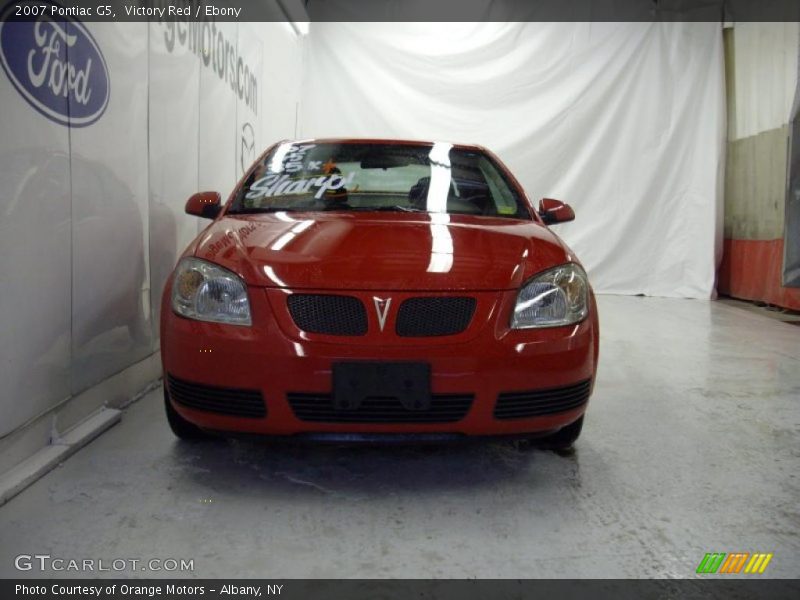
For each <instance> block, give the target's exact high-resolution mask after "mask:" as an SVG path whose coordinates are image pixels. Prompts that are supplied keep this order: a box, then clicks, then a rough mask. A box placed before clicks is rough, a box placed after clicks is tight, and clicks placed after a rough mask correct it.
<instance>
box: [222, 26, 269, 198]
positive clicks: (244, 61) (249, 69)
mask: <svg viewBox="0 0 800 600" xmlns="http://www.w3.org/2000/svg"><path fill="white" fill-rule="evenodd" d="M260 29H261V28H260V27H259V26H258V24H255V23H240V24H239V27H238V36H237V63H236V79H235V80H232V82H231V83H232V85H231V92H232V93H233V94H234V95H235V96H236V179H237V180H238V179H240V178H241V177H242V175H244V172H245V171H246V170H247V169H248V168H250V165H251V164H252V163H253V162H254V161H255V159H256V157H257V156H258V155H259V154H260V153H261V148H262V145H263V143H264V138H263V131H262V129H263V128H262V119H263V113H264V110H263V105H264V101H263V93H264V83H265V82H264V76H263V73H264V60H263V57H264V47H263V43H262V39H261V36H260V35H259V34H260V33H263V31H261V30H260ZM226 191H227V190H226Z"/></svg>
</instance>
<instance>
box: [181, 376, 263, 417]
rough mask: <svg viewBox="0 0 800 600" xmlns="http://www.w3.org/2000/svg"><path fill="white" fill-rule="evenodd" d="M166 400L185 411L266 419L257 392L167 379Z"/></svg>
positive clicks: (259, 393) (261, 401)
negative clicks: (188, 409) (189, 409)
mask: <svg viewBox="0 0 800 600" xmlns="http://www.w3.org/2000/svg"><path fill="white" fill-rule="evenodd" d="M167 386H168V388H169V397H170V398H171V399H172V400H174V401H175V402H177V403H178V404H180V405H181V406H185V407H186V408H191V409H193V410H202V411H204V412H212V413H217V414H220V415H228V416H232V417H249V418H253V419H261V418H263V417H265V416H266V415H267V407H266V404H264V398H263V397H262V396H261V392H259V391H258V390H241V389H236V388H223V387H214V386H210V385H202V384H199V383H191V382H189V381H184V380H182V379H178V378H177V377H173V376H172V375H168V376H167Z"/></svg>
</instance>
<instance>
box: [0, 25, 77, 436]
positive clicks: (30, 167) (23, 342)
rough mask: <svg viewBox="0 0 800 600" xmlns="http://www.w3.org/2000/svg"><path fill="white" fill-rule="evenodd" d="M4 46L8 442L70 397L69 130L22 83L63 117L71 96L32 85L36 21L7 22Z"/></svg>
mask: <svg viewBox="0 0 800 600" xmlns="http://www.w3.org/2000/svg"><path fill="white" fill-rule="evenodd" d="M0 46H1V48H0V51H1V52H2V60H3V70H2V71H0V107H1V108H0V110H1V111H2V119H0V315H2V317H0V382H2V385H0V436H2V435H5V434H6V433H8V432H9V431H11V430H13V429H14V428H15V427H17V426H18V425H19V424H21V423H24V422H25V421H27V420H28V419H30V418H32V417H34V416H36V415H38V414H39V413H41V412H43V411H45V410H47V409H48V408H50V407H52V406H54V405H55V404H57V403H58V402H60V401H61V400H64V399H66V398H67V397H68V396H69V388H70V385H69V379H70V369H69V361H70V312H71V307H72V298H71V292H70V290H71V279H72V273H71V253H72V250H71V222H70V173H69V129H67V128H66V127H64V126H63V125H61V124H60V123H57V122H55V121H53V120H51V119H49V118H47V117H45V116H44V115H43V114H42V113H41V112H39V111H38V109H37V108H36V107H35V106H34V103H32V102H28V101H27V100H25V98H24V96H23V94H22V93H20V91H19V89H18V87H17V85H21V86H25V88H26V89H34V90H35V92H36V93H37V95H38V96H39V97H40V98H46V99H48V100H49V102H50V103H55V105H56V106H59V107H60V113H61V114H62V115H66V114H67V107H66V99H64V98H63V97H61V100H60V101H58V100H57V97H56V95H54V94H53V93H52V90H50V89H48V87H47V85H46V84H45V83H43V84H42V85H40V86H39V87H36V86H33V85H32V84H31V76H30V73H29V72H28V69H27V65H26V61H27V57H28V54H29V53H30V52H31V51H35V52H34V56H35V62H34V67H35V68H36V69H37V70H38V67H39V65H40V64H41V60H42V54H41V47H39V46H38V45H37V44H36V42H35V39H34V34H33V28H32V26H31V24H9V23H2V24H0ZM58 57H59V59H60V60H64V59H65V55H64V53H63V52H62V53H60V54H59V56H58ZM34 75H35V73H34ZM12 78H16V81H17V83H16V84H15V83H13V82H12Z"/></svg>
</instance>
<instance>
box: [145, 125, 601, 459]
mask: <svg viewBox="0 0 800 600" xmlns="http://www.w3.org/2000/svg"><path fill="white" fill-rule="evenodd" d="M186 212H187V213H189V214H192V215H197V216H200V217H206V218H209V219H213V222H212V223H211V224H210V225H209V226H208V227H207V228H206V229H205V230H204V231H203V232H202V233H201V234H200V235H199V236H198V237H197V238H196V239H195V240H194V241H193V242H192V243H191V244H190V245H189V247H188V248H187V249H186V251H185V252H184V254H183V256H182V258H181V259H180V261H179V262H178V265H177V267H176V268H175V271H174V272H173V274H172V275H171V276H170V278H169V280H168V282H167V285H166V289H165V291H164V296H163V309H162V311H161V345H162V361H163V367H164V382H165V405H166V412H167V417H168V419H169V423H170V425H171V427H172V430H173V431H174V432H175V434H176V435H178V436H179V437H181V438H199V437H204V436H207V435H209V434H210V433H223V434H232V433H245V434H260V435H278V436H302V437H308V438H315V439H331V440H396V439H401V440H402V439H413V440H438V439H447V438H453V437H465V436H490V435H492V436H493V435H515V436H521V437H530V438H535V439H537V440H539V441H540V442H544V443H546V444H547V445H549V446H551V447H562V448H563V447H569V446H570V445H571V444H572V443H573V442H574V441H575V439H576V438H577V437H578V435H579V433H580V430H581V426H582V423H583V415H584V412H585V411H586V406H587V402H588V400H589V396H590V394H591V392H592V387H593V384H594V377H595V372H596V369H597V356H598V320H597V308H596V305H595V300H594V295H593V293H592V290H591V287H590V286H589V282H588V280H587V277H586V273H585V272H584V270H583V268H582V267H581V265H580V263H579V262H578V260H577V258H576V257H575V256H574V254H573V253H572V252H571V251H570V249H569V248H568V247H567V246H566V245H565V244H564V242H562V241H561V240H560V239H559V238H558V236H556V235H555V234H554V233H553V232H552V231H551V230H550V229H549V228H548V226H547V225H548V224H551V223H557V222H562V221H569V220H572V219H573V218H574V213H573V211H572V209H571V208H570V207H569V205H567V204H564V203H562V202H559V201H557V200H552V199H543V200H542V201H541V202H540V204H539V210H538V211H536V210H534V209H533V208H532V206H531V203H530V202H529V200H528V199H527V197H526V196H525V192H524V191H523V190H522V187H521V186H520V184H519V182H518V181H517V180H516V179H515V178H514V177H513V175H511V173H510V172H509V171H508V169H507V168H506V167H505V166H503V164H502V163H501V162H500V160H499V159H498V158H497V157H496V156H494V155H493V154H492V153H491V152H489V151H488V150H486V149H484V148H482V147H479V146H467V145H452V144H446V143H439V142H435V143H428V142H410V141H395V140H356V139H316V140H306V141H296V142H282V143H279V144H276V145H275V146H273V147H271V148H270V149H268V150H267V151H266V152H265V153H264V154H263V155H262V156H261V157H260V158H259V159H258V160H257V161H256V163H255V164H254V165H253V166H252V167H251V169H250V171H249V172H248V173H247V174H246V175H245V177H244V178H243V179H242V181H240V182H239V184H238V185H237V186H236V188H235V190H234V191H233V193H232V194H231V196H230V197H229V198H228V201H227V202H226V203H225V204H224V206H223V205H222V204H221V201H220V196H219V194H218V193H216V192H203V193H199V194H195V195H194V196H192V197H191V198H190V199H189V201H188V203H187V205H186Z"/></svg>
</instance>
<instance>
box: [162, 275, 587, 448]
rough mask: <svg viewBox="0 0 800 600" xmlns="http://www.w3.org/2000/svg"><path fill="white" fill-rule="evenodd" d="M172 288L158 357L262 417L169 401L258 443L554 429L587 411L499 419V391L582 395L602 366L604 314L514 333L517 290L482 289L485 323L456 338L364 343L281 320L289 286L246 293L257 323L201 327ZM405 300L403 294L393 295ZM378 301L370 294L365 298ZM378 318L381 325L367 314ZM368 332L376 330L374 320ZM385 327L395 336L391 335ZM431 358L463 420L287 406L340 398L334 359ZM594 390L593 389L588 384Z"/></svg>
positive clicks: (175, 372)
mask: <svg viewBox="0 0 800 600" xmlns="http://www.w3.org/2000/svg"><path fill="white" fill-rule="evenodd" d="M170 285H171V282H169V283H168V285H167V289H166V290H165V295H164V302H163V305H162V313H161V346H162V350H161V355H162V363H163V368H164V375H165V381H166V380H167V379H168V378H170V377H171V378H173V379H178V380H181V381H184V382H191V383H194V384H199V385H201V386H210V387H216V388H228V389H231V388H233V389H240V390H257V391H259V392H260V393H261V396H262V397H263V401H264V403H265V409H266V410H265V415H264V416H255V417H254V416H248V417H243V416H236V415H226V414H220V413H219V412H214V411H210V410H207V409H206V410H197V409H196V408H189V407H188V406H186V405H185V404H182V403H181V402H176V401H175V398H172V399H171V400H172V405H173V406H174V408H175V410H176V411H177V412H178V413H179V414H180V415H181V416H182V417H184V418H185V419H187V420H188V421H190V422H192V423H194V424H195V425H197V426H199V427H201V428H203V429H208V430H213V431H221V432H235V433H243V434H261V435H282V436H288V435H298V434H305V435H308V434H323V433H328V434H343V435H344V434H453V435H469V436H488V435H520V434H526V433H531V434H536V433H546V432H551V431H556V430H558V429H560V428H561V427H564V426H565V425H568V424H570V423H572V422H574V421H575V420H577V419H578V418H580V417H581V415H582V414H583V413H584V412H585V410H586V404H585V403H581V404H580V406H575V407H573V408H570V409H568V410H564V411H561V412H556V413H553V414H539V415H538V416H529V417H523V418H508V416H507V414H506V418H498V415H497V414H496V405H497V402H498V397H500V396H501V394H509V393H515V392H528V391H530V392H533V393H534V395H535V394H536V393H537V391H541V390H555V391H556V393H557V394H558V393H561V394H562V395H563V392H558V390H559V389H562V388H574V387H575V386H576V385H580V384H581V383H583V385H584V387H585V389H586V390H588V391H587V392H586V393H585V397H586V399H587V400H588V395H589V393H590V392H591V386H592V384H593V381H594V375H595V371H596V365H597V353H598V328H597V310H596V307H595V304H594V299H593V298H592V307H591V311H590V314H589V317H588V318H587V319H586V320H584V321H582V322H581V323H578V324H575V325H570V326H566V327H556V328H548V329H530V330H510V329H508V327H507V324H508V323H509V317H510V314H511V310H512V308H513V303H514V301H515V298H516V292H514V291H508V292H481V293H479V294H473V295H475V296H477V297H478V302H479V311H478V313H477V314H479V315H485V316H486V318H485V319H478V322H477V323H476V324H475V325H474V326H473V327H470V329H469V330H468V331H467V332H465V333H463V334H459V335H455V336H449V337H441V338H402V339H401V338H397V337H395V336H393V335H392V334H391V333H386V334H384V333H383V332H382V331H381V332H377V329H376V328H373V327H372V326H371V327H370V333H369V334H368V335H367V336H363V337H360V338H357V339H356V338H349V337H334V336H320V335H318V336H314V335H309V334H305V333H303V332H301V331H299V330H297V329H296V328H294V326H293V324H292V322H291V318H290V317H288V315H286V314H284V311H283V310H282V307H281V304H282V303H285V297H286V292H284V291H283V290H264V289H261V288H251V289H249V290H248V291H249V296H250V305H251V312H252V316H253V325H252V327H239V326H232V325H223V324H215V323H206V322H200V321H193V320H189V319H185V318H183V317H180V316H177V315H175V314H174V313H173V312H172V310H171V308H170V306H169V301H168V298H169V291H170ZM393 295H394V296H402V294H394V293H393ZM369 296H370V297H371V294H369ZM371 318H374V316H373V317H371ZM371 325H372V323H371ZM387 331H389V332H390V331H391V330H390V329H389V328H388V327H387ZM357 360H370V361H376V360H378V361H390V362H394V361H396V362H402V361H424V362H427V363H429V364H430V365H431V391H432V393H433V395H434V396H435V397H452V396H462V397H463V396H472V401H471V403H470V405H469V408H468V410H467V411H466V413H465V414H464V416H463V418H459V419H458V420H455V421H449V422H346V423H343V422H324V421H323V422H320V421H318V420H315V421H310V420H302V419H300V418H299V417H298V413H297V412H296V411H295V410H293V408H292V405H291V404H290V402H289V400H288V398H289V397H292V396H293V395H297V394H301V395H307V396H313V395H316V396H318V397H324V396H325V395H330V394H331V393H332V381H331V379H332V375H331V373H332V365H333V364H334V363H335V362H337V361H357ZM587 382H588V383H587Z"/></svg>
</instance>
